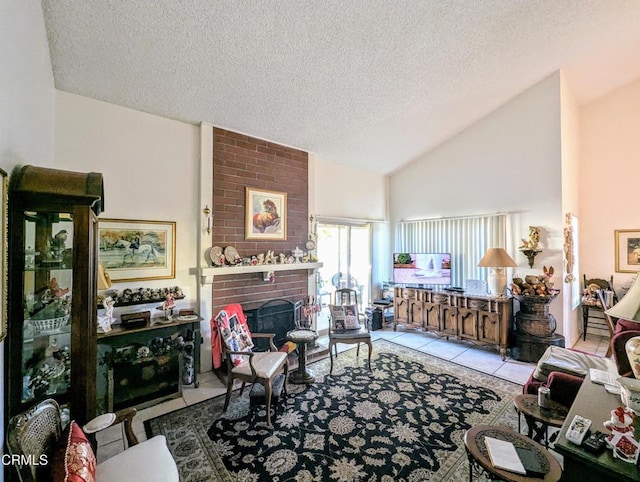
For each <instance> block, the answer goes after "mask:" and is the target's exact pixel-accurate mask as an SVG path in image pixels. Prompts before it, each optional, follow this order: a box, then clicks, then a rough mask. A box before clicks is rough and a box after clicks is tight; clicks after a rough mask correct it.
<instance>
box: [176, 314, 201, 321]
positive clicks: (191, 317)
mask: <svg viewBox="0 0 640 482" xmlns="http://www.w3.org/2000/svg"><path fill="white" fill-rule="evenodd" d="M198 318H200V317H199V316H198V315H180V316H178V321H195V320H197V319H198Z"/></svg>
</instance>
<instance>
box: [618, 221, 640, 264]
mask: <svg viewBox="0 0 640 482" xmlns="http://www.w3.org/2000/svg"><path fill="white" fill-rule="evenodd" d="M614 237H615V251H616V273H637V272H638V271H640V229H616V230H615V231H614Z"/></svg>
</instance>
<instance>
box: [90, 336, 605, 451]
mask: <svg viewBox="0 0 640 482" xmlns="http://www.w3.org/2000/svg"><path fill="white" fill-rule="evenodd" d="M371 335H372V338H373V339H374V340H375V339H386V340H390V341H393V342H394V343H399V344H402V345H404V346H407V347H411V348H413V349H415V350H419V351H422V352H425V353H429V354H431V355H434V356H437V357H439V358H443V359H446V360H449V361H452V362H454V363H458V364H460V365H464V366H467V367H470V368H474V369H476V370H480V371H482V372H485V373H488V374H491V375H493V376H496V377H499V378H503V379H506V380H509V381H512V382H515V383H518V384H523V383H524V382H525V381H526V380H527V379H528V378H529V375H530V374H531V372H532V371H533V369H534V366H535V365H534V364H533V363H527V362H520V361H517V360H514V359H512V358H510V357H507V358H506V360H504V361H502V359H501V356H500V354H499V353H498V352H496V351H495V349H493V348H490V347H476V346H474V345H472V344H469V343H466V342H461V341H458V340H455V339H450V340H448V341H447V340H446V339H444V338H439V337H437V336H436V335H433V334H431V333H428V332H423V331H420V330H414V329H406V330H405V329H404V328H403V327H401V326H400V327H398V331H393V329H392V328H391V327H385V328H384V329H383V330H377V331H373V332H371ZM318 343H319V344H320V345H324V346H326V345H327V339H326V337H325V338H320V339H319V340H318ZM607 343H608V339H607V338H603V337H600V336H596V335H587V339H586V340H585V341H582V339H581V340H580V341H579V342H578V343H577V344H576V345H575V346H574V348H576V349H578V350H582V351H585V352H588V353H594V354H597V355H601V356H604V355H605V353H606V351H607ZM349 348H353V345H338V350H339V351H342V350H345V349H349ZM198 379H199V381H200V387H199V388H198V389H194V388H189V387H188V388H184V389H183V392H182V397H180V398H176V399H173V400H169V401H167V402H163V403H161V404H158V405H155V406H153V407H149V408H146V409H143V410H140V411H139V412H138V414H137V415H136V417H135V419H134V430H135V433H136V435H137V436H138V438H139V439H140V440H146V434H145V431H144V425H143V422H144V421H145V420H149V419H151V418H154V417H157V416H159V415H162V414H163V413H168V412H171V411H173V410H177V409H180V408H184V407H186V406H188V405H193V404H195V403H198V402H201V401H203V400H207V399H209V398H213V397H216V396H218V395H222V394H224V393H225V392H226V387H225V385H224V384H223V383H222V381H220V379H219V378H218V377H217V376H216V375H215V374H214V373H213V372H206V373H201V374H199V375H198ZM122 450H124V441H123V430H122V427H121V426H116V427H111V428H110V429H107V430H104V431H102V432H100V433H98V461H99V462H100V461H102V460H106V459H107V458H109V457H111V456H112V455H115V454H117V453H119V452H121V451H122Z"/></svg>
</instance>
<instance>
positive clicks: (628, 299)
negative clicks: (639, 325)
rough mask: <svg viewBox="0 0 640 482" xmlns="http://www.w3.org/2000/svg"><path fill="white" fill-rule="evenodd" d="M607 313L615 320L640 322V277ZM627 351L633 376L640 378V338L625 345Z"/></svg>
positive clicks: (633, 339)
mask: <svg viewBox="0 0 640 482" xmlns="http://www.w3.org/2000/svg"><path fill="white" fill-rule="evenodd" d="M605 313H606V314H607V315H609V316H613V317H615V318H622V319H624V320H629V321H636V322H640V276H637V277H636V279H635V281H634V282H633V284H632V285H631V288H629V291H627V294H626V295H624V296H623V297H622V299H621V300H620V301H618V302H617V303H616V304H615V305H613V306H612V307H611V308H609V309H608V310H605ZM625 351H626V352H627V357H629V364H630V365H631V370H633V375H634V376H635V377H636V378H640V337H638V336H634V337H633V338H630V339H629V340H627V342H626V343H625Z"/></svg>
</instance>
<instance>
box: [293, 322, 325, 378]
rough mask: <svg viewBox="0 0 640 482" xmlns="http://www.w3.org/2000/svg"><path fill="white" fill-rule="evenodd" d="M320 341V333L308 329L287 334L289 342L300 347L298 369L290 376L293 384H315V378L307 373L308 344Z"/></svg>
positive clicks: (299, 329)
mask: <svg viewBox="0 0 640 482" xmlns="http://www.w3.org/2000/svg"><path fill="white" fill-rule="evenodd" d="M317 339H318V332H317V331H315V330H310V329H308V328H298V329H295V330H291V331H290V332H288V333H287V340H289V341H291V342H293V343H295V344H296V345H298V369H297V370H296V371H294V372H292V373H291V375H289V381H290V382H291V383H296V384H302V383H313V382H314V381H315V377H314V376H313V375H312V374H311V373H309V372H308V371H307V344H308V343H312V342H314V341H316V340H317Z"/></svg>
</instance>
